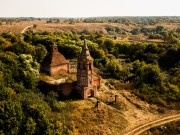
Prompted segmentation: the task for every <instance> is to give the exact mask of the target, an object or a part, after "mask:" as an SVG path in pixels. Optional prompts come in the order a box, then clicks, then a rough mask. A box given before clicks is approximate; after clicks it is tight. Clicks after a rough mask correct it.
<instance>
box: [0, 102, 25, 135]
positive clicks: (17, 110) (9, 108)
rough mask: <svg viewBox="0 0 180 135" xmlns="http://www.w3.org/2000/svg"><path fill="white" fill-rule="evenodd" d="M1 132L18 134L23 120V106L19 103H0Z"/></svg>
mask: <svg viewBox="0 0 180 135" xmlns="http://www.w3.org/2000/svg"><path fill="white" fill-rule="evenodd" d="M0 118H1V119H0V124H1V126H0V131H2V132H3V133H4V134H18V133H19V131H20V127H21V122H22V120H23V111H22V108H21V104H20V103H19V102H17V101H11V100H4V101H1V102H0Z"/></svg>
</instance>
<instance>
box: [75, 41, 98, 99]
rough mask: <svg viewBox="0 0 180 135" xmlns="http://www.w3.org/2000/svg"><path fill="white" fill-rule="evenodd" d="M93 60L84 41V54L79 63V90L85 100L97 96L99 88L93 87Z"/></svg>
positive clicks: (82, 53)
mask: <svg viewBox="0 0 180 135" xmlns="http://www.w3.org/2000/svg"><path fill="white" fill-rule="evenodd" d="M93 74H94V73H93V58H92V57H91V55H90V53H89V49H88V46H87V43H86V40H85V39H84V45H83V47H82V52H81V54H80V57H79V59H78V62H77V88H78V91H79V94H80V95H81V97H82V98H83V99H86V98H88V97H93V96H96V91H97V88H96V87H95V86H94V85H93Z"/></svg>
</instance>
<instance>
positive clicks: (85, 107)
mask: <svg viewBox="0 0 180 135" xmlns="http://www.w3.org/2000/svg"><path fill="white" fill-rule="evenodd" d="M96 102H97V99H95V98H90V99H86V100H77V101H64V102H63V101H59V102H57V104H56V113H53V114H49V117H57V119H60V120H61V121H62V125H63V127H64V129H65V130H66V131H64V133H66V134H82V135H84V134H107V135H108V134H118V133H121V131H122V130H123V129H124V128H125V127H126V126H127V122H126V120H125V119H124V118H123V116H122V114H120V113H119V112H118V111H116V110H115V109H113V108H111V107H109V106H108V105H106V104H103V103H100V106H99V108H95V105H96Z"/></svg>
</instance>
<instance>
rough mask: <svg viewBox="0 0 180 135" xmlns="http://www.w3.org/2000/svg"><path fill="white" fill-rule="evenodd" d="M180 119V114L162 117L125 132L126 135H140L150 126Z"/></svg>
mask: <svg viewBox="0 0 180 135" xmlns="http://www.w3.org/2000/svg"><path fill="white" fill-rule="evenodd" d="M178 120H180V114H177V115H173V116H168V117H164V118H162V119H158V120H155V121H152V122H149V123H147V124H145V125H142V126H139V127H136V128H134V129H132V130H131V131H127V132H126V133H124V135H139V134H141V133H143V132H144V131H146V130H148V129H150V128H153V127H156V126H160V125H164V124H166V123H169V122H172V121H178Z"/></svg>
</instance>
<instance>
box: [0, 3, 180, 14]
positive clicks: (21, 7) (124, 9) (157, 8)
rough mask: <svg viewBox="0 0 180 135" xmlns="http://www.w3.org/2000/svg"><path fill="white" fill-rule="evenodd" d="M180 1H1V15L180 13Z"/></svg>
mask: <svg viewBox="0 0 180 135" xmlns="http://www.w3.org/2000/svg"><path fill="white" fill-rule="evenodd" d="M179 5H180V0H0V17H99V16H180V8H179Z"/></svg>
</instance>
